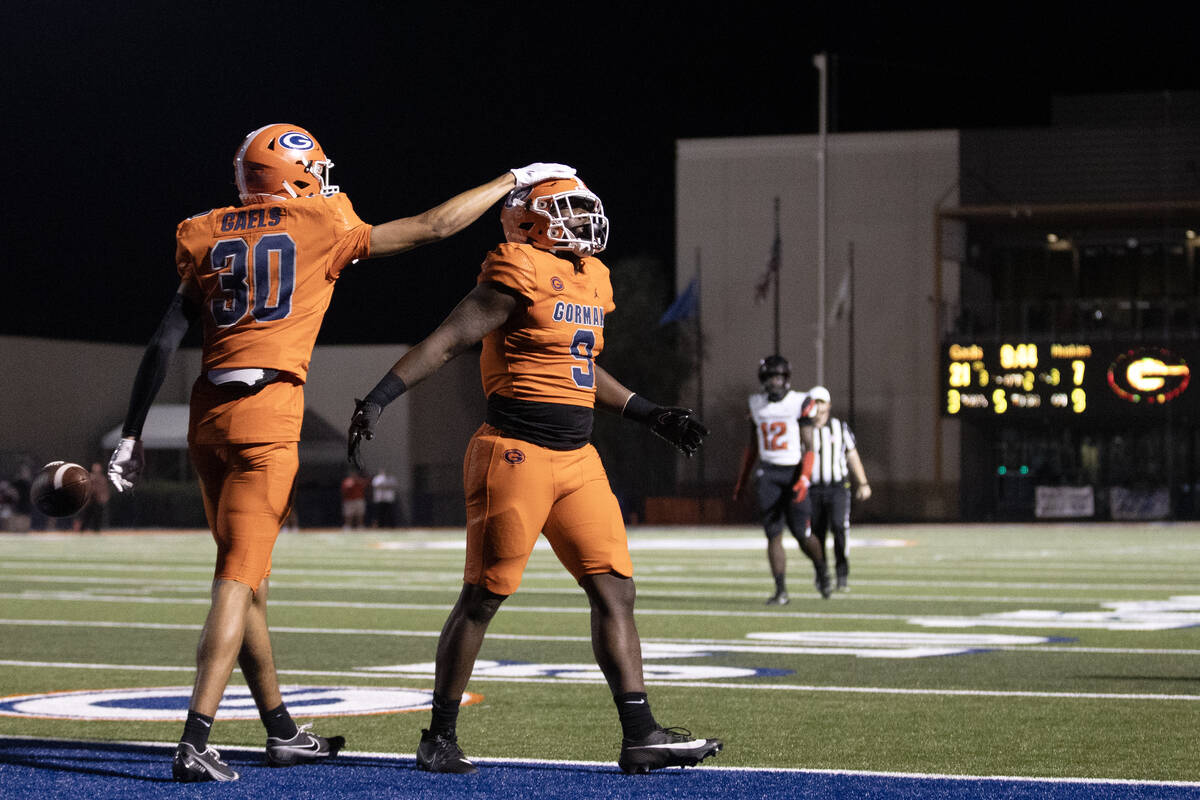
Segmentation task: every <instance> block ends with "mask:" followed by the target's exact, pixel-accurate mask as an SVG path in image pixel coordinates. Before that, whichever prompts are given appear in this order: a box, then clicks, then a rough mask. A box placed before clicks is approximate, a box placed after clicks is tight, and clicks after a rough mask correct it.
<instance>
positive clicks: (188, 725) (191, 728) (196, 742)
mask: <svg viewBox="0 0 1200 800" xmlns="http://www.w3.org/2000/svg"><path fill="white" fill-rule="evenodd" d="M212 725H213V718H212V717H206V716H204V715H203V714H198V713H196V712H195V711H192V710H191V709H189V710H188V713H187V721H186V722H184V723H183V736H182V737H181V738H180V739H179V741H181V742H187V743H188V744H190V745H191V746H192V747H194V748H196V750H198V751H199V752H201V753H203V752H204V748H206V747H208V734H210V733H212Z"/></svg>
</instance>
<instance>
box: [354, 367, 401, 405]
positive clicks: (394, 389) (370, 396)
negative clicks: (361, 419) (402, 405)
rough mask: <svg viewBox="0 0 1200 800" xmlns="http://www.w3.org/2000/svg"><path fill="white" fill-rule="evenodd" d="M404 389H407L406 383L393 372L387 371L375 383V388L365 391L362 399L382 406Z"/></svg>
mask: <svg viewBox="0 0 1200 800" xmlns="http://www.w3.org/2000/svg"><path fill="white" fill-rule="evenodd" d="M406 391H408V385H407V384H406V383H405V382H404V380H403V379H402V378H401V377H400V376H398V375H396V374H395V373H393V372H388V373H387V374H386V375H384V376H383V378H381V379H380V381H379V383H377V384H375V388H374V389H372V390H371V391H370V392H368V393H367V396H366V397H364V398H363V401H364V402H367V403H374V404H375V405H377V406H379V407H380V408H384V407H386V406H387V404H388V403H390V402H392V401H393V400H395V399H396V398H397V397H399V396H400V395H402V394H404V393H405V392H406Z"/></svg>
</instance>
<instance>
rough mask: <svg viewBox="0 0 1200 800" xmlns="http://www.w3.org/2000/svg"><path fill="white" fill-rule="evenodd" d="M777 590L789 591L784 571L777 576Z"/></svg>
mask: <svg viewBox="0 0 1200 800" xmlns="http://www.w3.org/2000/svg"><path fill="white" fill-rule="evenodd" d="M775 591H777V592H786V591H787V579H786V577H785V576H784V574H783V573H782V572H781V573H779V574H778V575H776V576H775Z"/></svg>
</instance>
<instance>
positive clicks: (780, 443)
mask: <svg viewBox="0 0 1200 800" xmlns="http://www.w3.org/2000/svg"><path fill="white" fill-rule="evenodd" d="M791 375H792V368H791V366H790V365H789V364H788V361H787V359H786V358H784V357H783V356H780V355H771V356H767V357H766V358H764V359H763V360H762V361H761V362H759V365H758V381H759V383H760V384H761V385H762V391H761V392H759V393H756V394H752V395H750V401H749V403H750V441H749V443H748V444H747V445H746V450H745V452H744V453H743V455H742V466H741V469H740V470H739V471H738V477H737V481H736V482H735V483H734V486H733V499H734V500H737V499H738V498H740V497H741V494H742V491H743V490H744V489H745V487H746V480H747V479H748V478H749V477H750V471H751V469H752V468H753V467H754V463H755V461H757V462H758V469H757V470H754V478H755V489H756V494H757V502H758V513H759V516H760V518H761V520H762V525H763V529H764V531H765V532H766V534H767V563H768V565H769V566H770V568H771V576H772V577H773V578H774V579H775V593H774V594H773V595H771V597H769V598H768V599H767V605H777V606H782V605H786V604H787V602H788V593H787V555H786V553H785V552H784V549H783V526H784V525H785V524H786V525H787V528H788V530H789V531H791V532H792V536H794V537H795V538H796V541H797V542H799V544H800V549H801V550H803V551H804V553H805V555H807V556H808V557H809V559H810V560H811V561H812V563H813V569H814V571H815V572H816V580H815V582H816V586H817V591H818V592H820V593H821V596H822V597H825V598H828V597H829V572H828V569H827V568H826V566H825V549H824V547H823V546H822V544H821V542H819V541H818V540H817V539H815V538H814V537H813V535H812V531H811V529H810V527H809V520H810V519H811V518H812V511H811V506H810V504H809V499H808V486H809V483H810V482H811V480H812V468H813V454H812V444H813V443H812V420H811V418H810V416H809V414H810V413H811V410H812V401H811V400H809V399H808V398H807V397H806V396H805V395H803V394H801V393H800V392H795V391H792V388H791V383H790V381H791Z"/></svg>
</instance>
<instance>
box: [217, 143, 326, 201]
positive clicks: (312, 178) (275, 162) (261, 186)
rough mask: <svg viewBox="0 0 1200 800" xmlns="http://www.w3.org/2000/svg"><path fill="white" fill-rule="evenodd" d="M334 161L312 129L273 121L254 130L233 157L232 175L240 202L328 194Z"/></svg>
mask: <svg viewBox="0 0 1200 800" xmlns="http://www.w3.org/2000/svg"><path fill="white" fill-rule="evenodd" d="M332 169H333V162H332V161H330V160H329V158H328V157H327V156H326V155H325V151H324V150H322V149H321V145H320V144H318V143H317V140H316V139H315V138H314V137H313V135H312V134H311V133H309V132H308V131H306V130H304V128H301V127H299V126H297V125H289V124H286V123H275V124H273V125H264V126H263V127H261V128H259V129H258V130H256V131H253V132H252V133H250V135H248V136H247V137H246V140H245V141H244V142H242V146H241V147H239V148H238V151H237V153H236V154H235V155H234V157H233V175H234V179H235V180H236V181H237V189H238V197H239V198H240V199H241V201H242V205H247V204H249V203H257V202H262V201H264V200H271V199H279V200H287V199H289V198H292V197H312V196H314V195H317V194H320V195H322V196H324V197H328V196H329V195H332V194H337V192H338V187H336V186H333V185H331V184H330V183H329V173H330V170H332Z"/></svg>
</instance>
